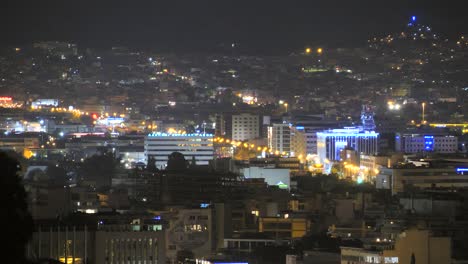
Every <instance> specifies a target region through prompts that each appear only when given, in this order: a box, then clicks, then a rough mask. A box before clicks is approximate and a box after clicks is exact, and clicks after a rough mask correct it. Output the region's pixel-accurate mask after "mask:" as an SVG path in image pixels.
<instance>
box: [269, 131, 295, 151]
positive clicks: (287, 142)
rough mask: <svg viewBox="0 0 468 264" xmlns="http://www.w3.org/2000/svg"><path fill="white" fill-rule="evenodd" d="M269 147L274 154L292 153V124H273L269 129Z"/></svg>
mask: <svg viewBox="0 0 468 264" xmlns="http://www.w3.org/2000/svg"><path fill="white" fill-rule="evenodd" d="M268 147H269V148H270V149H272V150H273V151H274V152H276V151H278V152H280V153H283V152H287V153H289V152H290V151H291V128H290V124H272V125H271V126H269V127H268Z"/></svg>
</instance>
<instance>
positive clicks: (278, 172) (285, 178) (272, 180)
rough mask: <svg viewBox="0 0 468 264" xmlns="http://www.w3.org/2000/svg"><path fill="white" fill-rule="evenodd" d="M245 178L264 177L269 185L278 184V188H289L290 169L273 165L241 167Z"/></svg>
mask: <svg viewBox="0 0 468 264" xmlns="http://www.w3.org/2000/svg"><path fill="white" fill-rule="evenodd" d="M243 172H244V177H245V178H247V179H259V178H262V179H265V182H266V183H267V184H268V185H270V186H278V187H279V188H280V189H288V190H289V188H290V170H289V169H279V168H273V167H270V168H268V167H263V168H262V167H248V168H244V169H243Z"/></svg>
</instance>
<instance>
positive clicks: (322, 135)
mask: <svg viewBox="0 0 468 264" xmlns="http://www.w3.org/2000/svg"><path fill="white" fill-rule="evenodd" d="M378 137H379V133H376V132H374V131H367V130H363V129H362V128H355V127H345V128H343V129H331V130H326V131H323V132H318V133H317V154H318V156H319V159H320V162H321V163H324V162H325V161H331V162H333V161H339V160H340V158H341V157H340V154H341V152H342V151H343V150H344V149H345V148H348V149H349V148H351V149H353V150H355V151H356V152H357V153H359V154H367V155H370V154H376V153H377V152H378Z"/></svg>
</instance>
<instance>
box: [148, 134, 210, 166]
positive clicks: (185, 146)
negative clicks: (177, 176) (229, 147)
mask: <svg viewBox="0 0 468 264" xmlns="http://www.w3.org/2000/svg"><path fill="white" fill-rule="evenodd" d="M144 151H145V158H146V161H148V160H150V158H153V159H154V160H155V162H156V167H157V168H160V169H164V168H165V167H166V166H167V161H168V159H169V158H168V156H169V155H170V154H171V153H173V152H180V153H182V154H183V155H184V156H185V159H186V160H188V161H190V160H195V163H196V165H208V164H209V161H210V160H213V155H214V148H213V135H212V134H168V133H152V134H149V135H148V136H147V137H145V145H144Z"/></svg>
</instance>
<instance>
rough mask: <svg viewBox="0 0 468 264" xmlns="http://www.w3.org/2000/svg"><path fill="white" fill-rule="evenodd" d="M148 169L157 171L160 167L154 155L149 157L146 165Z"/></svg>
mask: <svg viewBox="0 0 468 264" xmlns="http://www.w3.org/2000/svg"><path fill="white" fill-rule="evenodd" d="M146 169H147V170H148V171H149V172H157V171H158V168H157V167H156V159H155V158H154V157H153V156H150V157H149V158H148V164H147V165H146Z"/></svg>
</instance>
